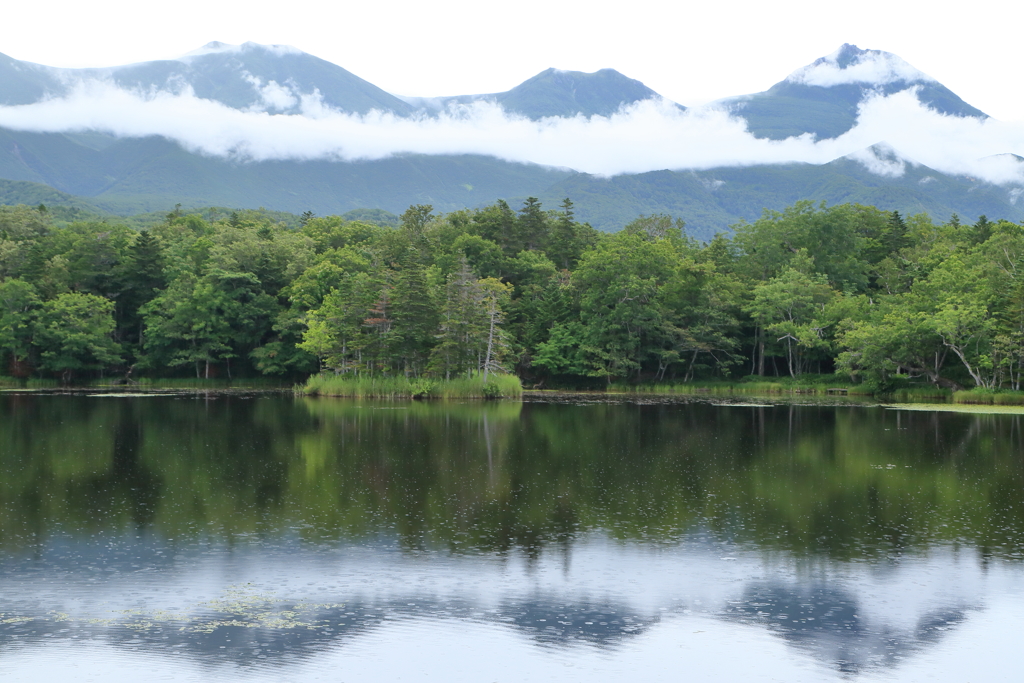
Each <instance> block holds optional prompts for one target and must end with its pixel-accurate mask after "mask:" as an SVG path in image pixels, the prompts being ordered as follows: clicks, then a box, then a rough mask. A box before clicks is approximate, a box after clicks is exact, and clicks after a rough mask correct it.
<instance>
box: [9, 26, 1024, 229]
mask: <svg viewBox="0 0 1024 683" xmlns="http://www.w3.org/2000/svg"><path fill="white" fill-rule="evenodd" d="M89 83H102V84H106V85H107V86H113V87H115V88H117V89H119V90H121V91H127V92H131V93H134V94H136V95H137V96H139V97H141V98H145V99H148V100H153V99H154V98H155V97H157V96H158V95H161V94H162V95H170V96H181V95H187V96H189V97H194V98H197V99H198V100H205V101H212V102H216V103H219V104H220V105H223V106H224V107H227V108H230V109H231V110H236V111H238V112H244V113H246V114H253V115H261V116H271V117H275V116H290V117H303V116H307V117H313V118H315V117H316V116H319V115H321V114H318V113H317V112H324V111H328V112H335V113H337V112H341V113H347V114H351V115H358V116H366V115H369V114H371V112H380V113H384V114H385V115H387V116H392V117H394V118H395V119H396V120H409V121H411V122H420V123H422V122H424V121H428V122H429V121H431V120H434V119H437V118H438V117H440V116H449V117H451V116H457V115H458V112H459V109H460V108H464V107H473V106H476V105H490V106H496V107H500V109H501V110H503V111H504V112H505V113H506V115H508V116H510V117H512V118H513V119H514V118H515V117H522V118H523V119H526V120H529V121H533V122H541V123H545V122H547V123H550V122H552V121H557V120H568V119H573V118H575V119H579V120H586V119H588V118H592V117H613V116H614V115H616V114H622V113H623V112H628V111H629V110H630V107H636V106H638V104H642V103H645V102H654V103H660V104H661V105H665V104H666V103H665V101H664V98H662V97H661V96H660V95H658V93H656V92H655V91H653V90H651V89H650V88H648V87H647V86H645V85H644V84H643V83H641V82H640V81H637V80H634V79H630V78H628V77H626V76H624V75H623V74H620V73H619V72H617V71H615V70H613V69H602V70H600V71H597V72H595V73H583V72H574V71H561V70H557V69H548V70H546V71H543V72H541V73H540V74H538V75H536V76H534V77H532V78H530V79H528V80H526V81H525V82H523V83H522V84H520V85H518V86H516V87H515V88H512V89H511V90H509V91H507V92H502V93H491V94H480V95H461V96H450V97H437V98H401V97H398V96H395V95H393V94H390V93H387V92H385V91H384V90H382V89H380V88H378V87H376V86H374V85H373V84H371V83H369V82H367V81H365V80H363V79H361V78H359V77H358V76H356V75H354V74H352V73H350V72H349V71H346V70H345V69H343V68H341V67H339V66H337V65H334V64H331V63H330V62H327V61H325V60H322V59H319V58H317V57H315V56H313V55H310V54H306V53H304V52H301V51H299V50H296V49H294V48H289V47H282V46H265V45H256V44H252V43H246V44H244V45H240V46H231V45H225V44H222V43H210V44H209V45H206V46H204V47H203V48H201V49H199V50H196V51H194V52H192V53H189V54H188V55H185V56H183V57H181V58H179V59H177V60H163V61H154V62H144V63H140V64H132V65H126V66H120V67H111V68H106V69H58V68H53V67H47V66H42V65H37V64H31V63H28V62H22V61H18V60H14V59H12V58H9V57H6V56H4V55H0V112H2V111H4V110H7V111H18V110H22V109H24V108H25V107H31V106H34V105H37V104H38V103H46V102H53V101H55V100H60V99H61V98H68V97H72V96H73V95H74V94H75V93H76V92H79V91H80V90H81V89H82V88H83V87H84V86H85V85H87V84H89ZM903 92H908V93H910V94H912V95H913V96H914V97H915V98H916V100H917V102H918V103H920V105H922V106H923V107H925V108H926V109H927V110H930V111H933V112H937V113H939V114H943V115H946V116H949V117H956V118H962V119H965V120H977V121H983V120H985V119H986V118H987V117H986V115H985V114H984V113H983V112H981V111H980V110H978V109H976V108H974V107H972V106H971V105H969V104H967V103H966V102H964V101H963V100H962V99H960V98H959V97H958V96H957V95H956V94H954V93H953V92H951V91H950V90H949V89H947V88H945V87H944V86H943V85H941V84H940V83H938V82H937V81H935V80H934V79H933V78H931V77H930V76H928V75H926V74H923V73H921V72H920V71H918V70H917V69H915V68H914V67H912V66H911V65H909V64H908V63H906V62H905V61H903V60H902V59H900V58H899V57H897V56H896V55H893V54H890V53H887V52H882V51H878V50H861V49H859V48H857V47H855V46H852V45H844V46H842V47H841V48H840V49H839V50H837V51H836V52H835V53H833V54H831V55H828V56H826V57H823V58H821V59H818V60H817V61H815V62H813V63H812V64H809V65H807V66H805V67H802V68H800V69H798V70H796V71H794V72H793V73H792V74H790V75H789V76H788V77H787V78H786V79H784V80H782V81H780V82H779V83H777V84H775V85H774V86H772V87H771V88H769V89H768V90H766V91H764V92H761V93H756V94H752V95H746V96H742V97H735V98H729V99H726V100H722V101H720V102H717V103H714V104H712V105H710V107H709V109H711V110H717V111H719V112H724V113H726V114H728V116H731V117H733V118H734V119H738V120H740V121H741V122H742V123H743V124H744V125H745V126H746V128H747V130H748V131H749V132H750V133H751V134H752V136H753V137H754V138H760V139H768V140H785V139H787V138H793V137H799V136H804V138H806V139H807V140H810V141H814V140H832V139H835V138H837V137H838V136H841V135H843V134H844V133H847V132H848V131H850V130H851V129H852V128H854V126H855V125H856V124H857V122H858V116H859V114H860V112H861V109H862V107H863V106H864V103H865V102H867V101H868V100H869V99H871V98H876V97H880V96H881V97H884V96H887V95H893V94H895V93H903ZM667 104H668V106H669V108H670V109H672V110H674V111H677V112H680V113H681V112H685V111H686V108H685V107H684V106H682V105H679V104H676V103H667ZM938 142H941V141H938ZM1006 151H1007V152H1010V151H1013V150H1006ZM1008 163H1016V164H1020V165H1021V166H1022V167H1024V164H1022V162H1021V161H1020V159H1019V157H1018V158H1017V160H1016V161H1015V162H1008ZM0 178H2V179H6V180H8V181H13V182H8V183H5V184H4V185H3V188H2V190H0V201H2V202H4V203H13V202H20V201H30V199H29V198H30V197H37V196H43V195H46V196H49V197H51V200H50V202H51V203H55V204H57V205H62V204H63V205H68V206H71V205H76V206H80V207H82V208H88V209H90V210H93V209H95V210H99V211H105V212H111V213H115V214H121V215H127V214H131V213H138V212H146V211H155V210H163V209H167V208H169V207H172V206H173V205H174V204H177V203H181V204H183V205H185V206H206V205H219V206H232V207H238V208H252V207H256V206H263V207H266V208H268V209H275V210H281V211H289V212H296V213H297V212H301V211H305V210H312V211H314V212H316V213H318V214H328V213H345V212H348V211H351V210H354V209H362V208H369V209H383V210H386V211H390V212H394V213H400V212H401V211H402V210H404V208H406V207H407V206H409V205H410V204H427V203H429V204H432V205H434V207H435V208H436V209H438V210H442V211H450V210H455V209H458V208H463V207H475V206H481V205H485V204H488V203H491V202H493V201H494V200H496V199H498V198H504V199H507V200H509V201H519V200H521V199H523V198H525V197H527V196H536V197H539V198H541V199H542V201H544V202H545V203H546V204H547V205H549V206H553V205H554V204H555V203H557V202H558V201H560V200H561V199H562V198H564V197H566V196H568V197H570V198H571V199H572V200H573V201H574V202H575V203H576V207H577V212H578V215H579V216H580V217H581V218H582V219H584V220H588V221H590V222H591V223H592V224H593V225H595V227H599V228H601V229H606V230H614V229H617V228H619V227H621V226H622V225H624V224H625V223H626V222H628V221H629V220H631V219H632V218H635V217H636V216H637V215H638V214H640V213H647V214H650V213H670V214H673V215H677V216H680V217H682V218H684V219H685V220H686V221H687V223H688V225H689V229H690V230H691V231H692V232H693V234H695V235H696V236H699V237H705V238H706V237H710V236H711V235H713V234H714V233H715V232H717V231H720V230H725V229H728V226H729V225H731V224H734V223H736V222H737V221H739V220H744V219H746V220H750V219H753V218H756V217H757V216H759V215H760V213H761V212H762V210H763V209H765V208H769V209H781V208H783V207H784V206H786V205H788V204H790V203H792V202H793V201H796V200H798V199H814V200H822V201H826V202H828V203H838V202H845V201H857V202H861V203H869V204H875V205H877V206H879V207H881V208H884V209H887V210H899V211H901V212H904V213H917V212H920V211H924V212H928V213H930V214H932V215H933V216H934V217H935V218H937V219H940V220H943V219H946V218H948V217H949V216H950V215H951V214H952V213H958V214H960V215H961V216H962V217H963V218H964V219H966V220H973V219H974V218H976V217H977V216H979V215H981V214H986V215H988V216H989V217H990V218H995V217H1000V218H1009V219H1012V220H1022V219H1024V202H1021V203H1020V205H1018V199H1019V198H1020V197H1021V195H1022V194H1024V184H1022V183H1020V182H1009V183H1006V182H1003V183H1002V184H994V183H992V182H986V181H984V180H981V179H979V178H977V177H975V176H974V175H971V174H968V173H949V172H946V173H942V172H940V171H938V170H935V169H934V168H929V167H928V166H926V165H923V164H920V163H915V162H914V161H913V160H910V159H907V158H905V157H903V156H902V155H901V154H900V152H899V151H897V150H896V149H895V148H893V147H891V146H889V145H888V144H885V143H882V144H877V145H874V146H871V147H868V148H866V149H863V150H860V151H858V152H856V153H854V154H849V155H846V156H842V157H839V158H837V159H834V160H833V161H831V162H829V163H824V164H820V163H818V164H811V163H780V164H756V163H743V164H730V165H723V166H721V167H716V168H704V169H701V170H685V169H683V170H680V169H678V168H676V169H665V170H654V171H650V172H645V173H623V174H617V175H612V176H610V177H602V176H598V175H593V174H587V173H581V172H578V171H576V170H573V169H571V168H565V167H552V166H550V165H548V166H544V165H539V164H531V163H521V162H516V161H507V160H503V159H500V158H498V157H496V156H492V155H488V154H439V153H438V154H423V153H419V154H413V153H398V154H389V155H385V156H383V157H382V158H376V159H361V160H360V159H349V160H346V159H343V158H339V157H337V156H330V155H325V156H322V157H318V158H300V157H295V158H275V159H264V160H258V161H257V160H252V159H247V158H245V157H244V156H240V155H231V154H228V155H218V154H211V153H209V152H205V151H203V150H200V149H195V148H194V147H193V148H190V147H189V145H183V144H182V143H181V141H178V140H174V139H171V138H169V137H165V136H160V135H126V134H121V135H118V134H117V133H115V132H112V131H110V130H104V129H103V126H95V127H92V128H90V127H85V126H82V125H75V126H69V127H68V129H66V130H59V131H51V132H38V131H33V130H29V129H26V127H25V126H21V127H20V129H18V127H15V126H8V127H0ZM51 188H52V189H51ZM48 193H49V194H48Z"/></svg>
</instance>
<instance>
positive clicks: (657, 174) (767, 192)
mask: <svg viewBox="0 0 1024 683" xmlns="http://www.w3.org/2000/svg"><path fill="white" fill-rule="evenodd" d="M888 155H889V151H887V150H886V148H884V147H878V146H876V147H874V148H871V149H868V150H864V151H862V152H859V153H857V154H854V155H850V156H849V157H843V158H840V159H836V160H834V161H832V162H830V163H827V164H824V165H821V166H816V165H813V164H780V165H766V166H748V167H730V168H716V169H710V170H706V171H653V172H650V173H640V174H636V175H621V176H615V177H613V178H599V177H596V176H591V175H587V174H582V173H580V174H576V175H573V176H570V177H568V178H566V179H564V180H562V181H560V182H558V183H556V184H555V185H553V186H552V187H550V188H548V189H547V190H546V191H545V192H543V193H541V195H539V197H540V199H541V200H542V201H543V202H544V203H545V205H549V206H553V205H554V203H555V202H557V201H560V200H561V199H562V198H564V197H570V198H571V199H572V200H573V202H575V204H576V212H577V215H578V216H579V217H580V219H581V220H587V221H590V222H591V223H592V224H593V225H595V227H600V228H602V229H605V230H614V229H618V228H620V227H622V226H623V225H625V224H626V223H627V222H629V221H631V220H633V219H634V218H636V216H637V215H639V214H640V213H644V214H652V213H667V214H671V215H674V216H678V217H681V218H683V219H684V220H686V222H687V230H688V232H690V234H691V235H693V236H695V237H698V238H700V239H710V238H711V237H713V236H714V234H715V233H716V232H720V231H726V230H728V228H729V226H730V225H734V224H735V223H737V222H739V221H740V220H747V221H752V220H755V219H757V218H758V217H759V216H760V215H761V213H762V212H763V211H764V209H766V208H767V209H774V210H781V209H783V208H785V207H786V206H789V205H791V204H793V203H794V202H797V201H799V200H801V199H810V200H813V201H824V202H826V203H828V204H840V203H845V202H850V203H858V204H866V205H872V206H877V207H879V208H881V209H884V210H886V211H900V212H901V213H903V214H906V215H910V214H915V213H927V214H929V215H930V216H932V218H933V219H935V220H940V221H942V220H947V219H948V218H949V217H950V216H951V215H952V214H953V213H957V214H959V215H960V217H961V218H962V219H963V220H965V221H974V220H976V219H977V218H978V216H980V215H982V214H985V215H987V216H988V217H989V218H991V219H996V218H1006V219H1009V220H1014V221H1020V220H1024V201H1019V199H1020V198H1021V195H1022V193H1021V188H1015V187H999V186H996V185H991V184H989V183H985V182H981V181H978V180H976V179H973V178H968V177H963V176H950V175H945V174H943V173H939V172H938V171H935V170H933V169H930V168H928V167H926V166H922V165H916V164H913V163H910V162H905V161H902V160H901V163H902V171H900V170H899V169H898V168H896V167H893V168H892V173H891V174H890V175H880V174H879V173H878V172H877V171H878V170H879V169H878V166H879V165H880V164H885V163H889V164H895V162H894V161H893V159H892V158H891V157H890V156H888ZM872 159H873V160H874V161H872ZM869 166H871V167H872V168H873V169H874V170H875V172H872V170H869ZM896 173H899V175H896Z"/></svg>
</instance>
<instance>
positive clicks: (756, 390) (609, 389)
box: [0, 374, 1024, 406]
mask: <svg viewBox="0 0 1024 683" xmlns="http://www.w3.org/2000/svg"><path fill="white" fill-rule="evenodd" d="M0 389H3V390H6V391H12V390H13V391H17V390H59V389H71V390H76V389H78V390H88V389H101V390H112V389H124V390H132V391H143V392H144V391H147V390H152V391H161V390H179V391H180V390H185V391H226V390H242V391H245V390H250V391H252V390H256V391H258V390H264V391H275V390H276V391H294V392H295V393H298V394H302V395H307V396H336V397H351V398H385V399H414V398H433V399H438V398H439V399H498V398H501V399H520V398H522V396H523V395H524V393H526V394H529V395H543V394H546V393H552V392H554V393H558V394H579V395H607V396H616V395H617V396H623V395H625V396H650V397H654V396H695V397H696V396H716V397H725V396H765V397H771V396H799V395H806V396H850V397H863V398H869V397H870V398H874V399H877V400H881V401H883V402H887V403H890V402H891V403H902V402H922V401H932V402H936V404H960V405H978V406H985V405H990V406H991V405H994V406H1024V391H1013V390H1008V389H979V388H973V389H963V390H961V391H956V392H953V391H950V390H949V389H940V388H937V387H934V386H930V385H922V386H912V387H903V388H900V389H896V390H893V391H891V392H885V393H881V392H877V391H874V390H873V388H872V387H869V386H867V385H864V384H852V383H850V382H849V381H845V382H844V381H843V380H842V379H841V378H837V377H835V376H833V375H824V376H807V377H803V378H800V379H799V380H793V379H790V378H788V377H787V378H777V379H775V380H774V381H757V380H751V379H745V380H741V381H735V382H689V383H686V384H670V383H656V384H636V385H632V384H610V385H608V386H606V387H603V388H598V389H589V390H581V389H578V388H576V389H545V390H528V391H525V392H524V389H523V386H522V383H521V382H520V380H519V378H518V377H516V376H515V375H495V374H491V375H489V376H488V380H487V382H486V383H485V382H484V381H483V378H482V377H481V376H480V375H476V376H474V377H469V378H465V377H463V378H457V379H451V380H442V379H430V378H422V377H421V378H407V377H403V376H400V377H352V376H341V375H330V374H321V375H313V376H311V377H309V379H308V380H307V381H306V382H305V383H303V384H300V385H295V384H293V383H292V382H288V381H286V380H282V379H276V378H269V377H256V378H246V379H233V380H230V379H195V378H187V377H186V378H147V377H144V378H140V379H139V380H137V381H135V382H133V383H131V384H125V383H124V382H123V380H120V379H107V380H91V381H88V382H83V383H81V384H75V385H72V386H70V387H65V386H63V385H62V384H61V383H60V382H59V381H58V380H56V379H38V378H29V379H27V380H26V379H22V378H15V377H5V376H0Z"/></svg>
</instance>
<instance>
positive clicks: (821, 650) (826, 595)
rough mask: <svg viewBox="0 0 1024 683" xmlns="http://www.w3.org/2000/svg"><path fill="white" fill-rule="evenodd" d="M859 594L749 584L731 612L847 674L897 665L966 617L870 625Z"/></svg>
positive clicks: (934, 614)
mask: <svg viewBox="0 0 1024 683" xmlns="http://www.w3.org/2000/svg"><path fill="white" fill-rule="evenodd" d="M860 602H861V601H860V600H859V599H858V596H857V595H856V594H855V593H853V592H851V591H849V590H847V589H843V588H837V587H834V586H828V585H820V584H819V585H815V584H805V585H801V584H782V583H761V584H752V585H749V586H748V587H747V588H746V590H745V591H744V595H743V598H742V599H741V600H738V601H735V602H731V603H730V605H729V607H728V609H727V614H728V615H729V616H730V617H731V618H735V619H738V620H740V621H744V622H753V623H758V624H763V625H765V626H767V627H768V628H770V629H771V630H772V632H773V633H775V634H776V635H778V636H780V637H782V638H784V639H786V641H788V642H789V643H792V644H793V645H794V646H796V647H798V648H800V649H801V650H803V651H805V652H807V653H808V654H810V655H812V656H813V657H814V658H815V659H817V660H819V661H822V662H825V663H827V664H828V665H830V666H832V667H834V668H835V669H837V670H838V671H840V672H842V673H846V674H856V673H862V672H864V671H865V670H868V669H872V668H893V667H895V666H896V665H897V664H898V663H899V662H900V660H901V659H903V658H905V657H907V656H909V655H911V654H913V653H914V652H916V651H918V650H921V649H923V648H924V647H926V646H928V645H934V644H936V643H937V642H938V641H939V640H940V639H941V638H942V636H943V635H944V633H945V631H947V630H948V629H949V628H951V627H954V626H956V625H958V624H960V623H961V622H963V621H965V620H966V619H967V614H966V612H965V610H963V609H961V608H958V607H947V608H942V609H937V610H933V611H930V612H927V613H924V614H921V615H919V616H918V617H917V619H916V624H915V625H914V626H913V627H912V628H906V627H902V626H898V625H892V624H886V623H872V622H871V620H870V618H865V617H864V616H861V615H860V614H858V612H860V611H861V608H862V605H861V604H860Z"/></svg>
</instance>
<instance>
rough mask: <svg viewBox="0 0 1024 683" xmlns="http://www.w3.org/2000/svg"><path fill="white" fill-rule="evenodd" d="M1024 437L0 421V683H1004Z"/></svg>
mask: <svg viewBox="0 0 1024 683" xmlns="http://www.w3.org/2000/svg"><path fill="white" fill-rule="evenodd" d="M1022 426H1024V415H964V414H954V413H936V412H927V411H908V410H895V409H890V408H885V407H881V406H865V405H854V404H843V403H837V404H835V405H774V406H770V405H769V406H752V405H741V404H734V405H714V404H711V403H707V402H699V401H691V402H675V403H664V404H659V403H649V404H629V403H618V404H615V403H589V402H582V401H580V400H578V399H571V400H567V401H564V402H526V403H523V404H518V403H479V402H477V403H448V404H444V403H423V402H414V403H374V402H353V401H344V400H335V399H304V398H293V397H291V396H285V395H266V394H264V395H192V394H187V395H186V394H183V395H164V396H137V397H133V396H109V395H108V396H84V395H78V396H69V395H39V394H18V393H6V394H0V680H4V681H32V682H33V683H39V682H41V681H61V682H64V681H90V680H95V681H115V682H116V681H132V682H133V683H137V682H138V681H139V680H167V681H235V680H246V681H258V682H262V681H313V680H323V681H395V680H406V681H408V680H413V681H419V680H439V681H550V680H555V679H558V680H563V681H588V682H597V681H613V680H614V681H621V680H624V679H627V678H628V679H630V680H633V679H636V680H642V681H679V680H692V681H743V682H748V681H772V680H777V681H833V680H835V681H840V680H842V681H850V680H856V681H879V680H882V681H958V682H963V681H1002V680H1013V681H1017V680H1021V678H1022V677H1024V665H1022V663H1021V661H1020V642H1021V633H1022V632H1024V443H1022V431H1021V429H1022Z"/></svg>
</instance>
